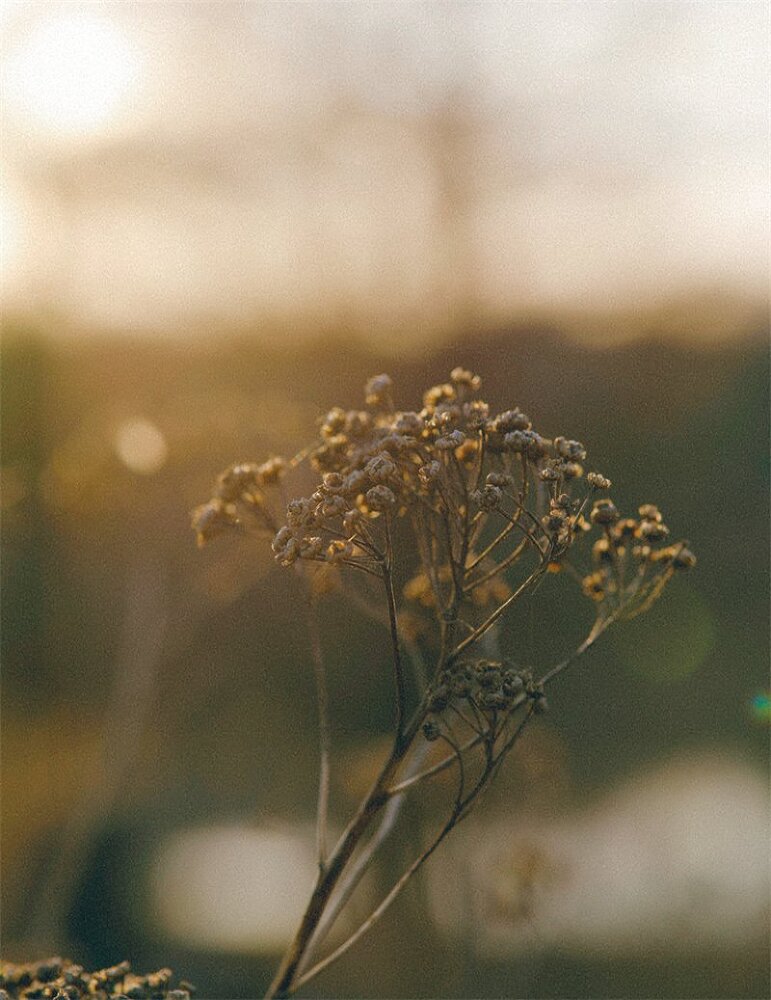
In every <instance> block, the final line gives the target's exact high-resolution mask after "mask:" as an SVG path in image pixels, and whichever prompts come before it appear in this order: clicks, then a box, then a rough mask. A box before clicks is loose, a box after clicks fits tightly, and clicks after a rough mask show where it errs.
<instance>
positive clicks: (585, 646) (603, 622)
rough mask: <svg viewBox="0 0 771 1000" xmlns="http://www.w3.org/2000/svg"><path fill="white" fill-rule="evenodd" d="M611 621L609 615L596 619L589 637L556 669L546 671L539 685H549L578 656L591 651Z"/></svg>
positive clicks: (611, 618)
mask: <svg viewBox="0 0 771 1000" xmlns="http://www.w3.org/2000/svg"><path fill="white" fill-rule="evenodd" d="M612 621H613V615H609V616H608V617H607V618H598V619H597V621H596V622H595V623H594V625H593V626H592V629H591V631H590V632H589V635H587V637H586V638H585V639H584V641H583V642H582V643H581V645H580V646H578V647H577V648H576V649H574V650H573V652H572V653H571V654H570V656H568V657H566V659H564V660H563V661H562V662H561V663H558V664H557V666H556V667H552V669H551V670H549V671H547V673H545V674H544V675H543V677H542V678H541V680H540V682H539V683H540V684H543V685H544V686H545V685H546V684H549V683H550V682H551V681H553V680H554V678H555V677H557V676H559V674H561V673H562V671H563V670H566V669H567V668H568V667H569V666H570V664H571V663H574V662H575V661H576V660H577V659H578V657H579V656H582V655H583V654H584V653H585V652H586V651H587V650H589V649H591V648H592V646H593V645H594V644H595V642H596V641H597V640H598V639H599V637H600V636H601V635H602V633H603V632H604V631H605V629H606V628H607V627H608V626H609V625H610V623H611V622H612Z"/></svg>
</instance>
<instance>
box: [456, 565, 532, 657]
mask: <svg viewBox="0 0 771 1000" xmlns="http://www.w3.org/2000/svg"><path fill="white" fill-rule="evenodd" d="M544 572H545V567H544V566H543V565H541V566H539V567H538V568H537V569H535V570H533V572H532V573H531V574H530V576H529V577H528V578H527V579H526V580H525V581H524V582H523V583H521V584H520V585H519V587H517V589H516V590H515V591H514V593H513V594H512V595H511V596H510V597H507V598H506V600H505V601H504V602H503V604H500V605H499V606H498V607H497V608H496V609H495V611H493V613H492V614H491V615H490V616H489V617H488V618H487V619H486V620H485V621H483V622H482V624H481V625H479V626H478V627H477V628H475V629H474V631H473V632H472V633H471V635H467V636H466V638H465V639H464V640H463V641H462V642H459V643H458V645H457V646H456V647H455V649H454V650H453V651H452V652H451V653H450V655H449V657H448V662H449V663H452V662H453V661H454V660H457V659H458V657H459V656H460V655H461V653H462V652H463V651H464V650H466V649H468V647H469V646H470V645H471V644H472V643H474V642H476V641H477V640H478V639H481V637H482V636H483V635H484V634H485V632H487V631H488V629H490V628H492V627H493V625H494V624H495V623H496V622H497V621H498V619H499V618H500V617H501V615H503V614H504V613H505V612H506V611H507V610H508V608H509V607H510V606H511V605H512V604H513V603H514V601H516V600H517V598H518V597H520V596H521V595H522V594H523V593H524V592H525V590H527V588H528V587H529V586H531V585H532V584H533V583H535V581H536V580H538V579H539V578H540V577H541V576H543V574H544Z"/></svg>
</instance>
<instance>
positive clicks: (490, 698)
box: [193, 368, 695, 996]
mask: <svg viewBox="0 0 771 1000" xmlns="http://www.w3.org/2000/svg"><path fill="white" fill-rule="evenodd" d="M480 385H481V382H480V379H479V377H478V376H477V375H474V374H472V373H471V372H469V371H466V370H465V369H463V368H456V369H455V370H454V371H453V372H451V374H450V379H449V381H448V382H446V383H443V384H441V385H436V386H433V387H431V388H430V389H428V390H427V391H426V392H425V393H424V395H423V399H422V406H421V407H420V408H419V409H414V410H398V409H396V407H395V405H394V400H393V395H392V388H393V387H392V383H391V379H390V378H389V377H388V376H387V375H377V376H375V377H374V378H372V379H370V380H369V382H368V383H367V385H366V387H365V406H364V409H357V410H344V409H341V408H339V407H335V408H333V409H332V410H330V411H329V412H328V413H327V414H326V415H325V416H324V417H323V418H322V419H321V420H320V424H319V435H318V438H317V440H316V442H315V443H314V444H313V445H312V446H311V447H309V448H307V449H305V450H304V451H303V452H301V453H300V454H299V455H298V456H297V457H296V458H294V459H291V460H289V461H284V460H282V459H279V458H271V459H269V460H268V461H267V462H265V463H264V464H262V465H236V466H233V467H232V468H230V469H228V470H227V471H226V472H224V473H223V474H222V475H221V476H220V478H219V480H218V483H217V488H216V493H215V496H214V497H213V498H212V500H210V501H209V502H208V503H207V504H204V505H203V506H202V507H199V508H198V509H197V510H196V511H195V512H194V514H193V526H194V528H195V530H196V533H197V536H198V541H199V544H203V543H204V542H206V541H208V540H209V539H210V538H212V537H214V536H215V535H217V534H219V533H221V532H222V531H225V530H233V529H236V530H245V529H247V528H249V527H250V526H254V527H258V528H262V529H267V530H269V531H270V532H271V533H272V534H273V541H272V548H273V552H274V554H275V558H276V560H277V561H278V562H279V563H280V564H281V565H282V566H295V567H298V568H299V567H302V566H308V567H309V568H310V567H311V564H315V565H316V566H323V567H325V568H326V571H325V572H326V575H327V576H328V574H329V573H330V572H333V571H334V568H337V569H338V570H343V571H345V572H344V573H342V574H341V575H339V576H338V579H339V581H340V586H341V587H342V588H343V589H344V588H345V583H344V578H345V576H346V575H347V571H349V570H350V571H352V572H354V573H359V574H364V575H365V576H368V577H371V578H373V579H374V580H376V581H379V584H378V586H381V585H382V599H383V600H384V602H385V606H386V611H387V615H385V616H382V614H380V615H379V613H378V611H377V610H373V611H372V616H373V618H374V619H376V620H381V621H384V623H385V624H387V625H388V626H389V628H390V635H391V643H392V654H393V672H394V681H395V702H396V711H395V715H396V722H395V735H394V747H393V751H392V753H391V755H390V757H389V759H388V761H387V762H386V763H385V765H384V767H383V770H382V772H381V774H380V777H379V778H378V780H377V782H376V783H375V786H374V788H373V790H372V792H371V793H370V795H369V796H368V798H367V799H366V800H365V801H364V802H363V803H362V806H361V807H360V810H359V812H358V813H357V816H356V817H354V819H353V820H352V823H351V826H349V829H348V831H347V832H346V834H345V835H344V836H343V838H342V839H341V841H340V843H339V844H338V845H337V847H336V848H335V850H334V851H333V852H332V854H331V856H327V855H326V853H325V849H324V846H323V845H324V838H323V836H320V875H319V882H318V884H317V887H316V890H315V891H314V896H313V899H312V900H311V904H310V906H309V910H308V913H307V914H306V918H305V919H304V921H303V924H302V925H301V928H300V930H299V931H298V936H297V939H296V940H295V942H294V944H293V946H292V948H291V949H290V951H289V953H288V954H287V956H286V958H285V961H284V963H283V964H282V967H281V969H280V970H279V973H278V975H277V977H276V980H275V982H274V984H273V987H272V989H271V992H270V994H269V995H271V996H288V995H289V994H290V993H291V992H293V991H294V990H295V989H296V988H297V987H298V986H299V985H301V984H302V983H304V982H306V981H307V980H308V979H309V978H311V977H312V975H315V974H316V973H317V972H319V971H321V969H322V968H324V967H326V966H327V965H328V964H329V963H330V962H331V961H332V960H334V959H335V958H336V957H338V956H339V955H340V954H342V953H343V951H345V950H346V948H347V947H348V946H350V945H351V944H352V943H354V942H355V940H356V939H357V937H358V935H359V933H360V932H361V933H363V931H364V930H365V929H366V928H367V927H368V926H371V923H372V922H374V919H377V917H378V916H379V915H380V912H382V911H381V909H380V908H379V909H378V910H377V911H376V912H375V914H374V915H373V918H371V920H370V921H367V922H365V924H364V925H362V928H360V931H358V932H356V933H355V934H354V935H353V936H352V938H351V939H349V941H348V942H346V943H345V945H344V946H342V947H341V948H338V949H337V950H336V951H334V952H332V953H331V955H329V956H327V958H325V959H323V960H321V961H319V962H317V964H316V965H315V966H313V967H312V968H311V969H310V971H306V972H303V969H304V967H305V965H307V963H308V961H309V956H310V954H311V952H313V951H314V950H316V949H317V948H318V946H319V945H320V943H321V937H323V935H321V934H320V931H319V924H321V925H322V927H323V925H324V921H323V914H324V911H325V909H326V908H327V907H331V909H332V910H333V911H335V905H334V900H335V898H336V894H338V895H339V894H340V891H341V890H340V884H341V880H342V884H344V883H345V878H344V876H345V873H346V870H347V867H346V866H347V865H348V863H349V861H350V858H351V855H352V854H353V852H354V850H355V849H356V848H357V846H358V844H359V841H360V839H361V836H362V834H363V832H364V830H365V829H366V828H367V827H368V826H369V825H370V823H371V821H372V820H373V819H374V817H375V816H377V815H378V814H379V812H380V810H381V809H382V808H383V807H384V805H385V804H386V803H387V802H388V801H389V800H390V799H391V798H393V797H394V796H397V795H399V796H401V795H402V794H403V793H404V792H405V791H406V790H407V789H408V788H411V787H412V786H414V785H416V784H419V783H420V782H422V781H428V780H430V779H431V778H432V777H433V775H434V774H436V773H438V771H440V770H443V769H444V768H447V767H450V766H453V765H454V766H456V768H457V771H458V790H457V793H456V796H455V800H454V802H453V803H452V805H451V808H450V815H449V819H448V824H447V825H446V826H445V828H443V830H442V831H441V832H440V834H439V835H438V837H437V838H436V839H435V841H434V842H433V843H432V844H431V845H430V846H429V848H428V849H427V850H426V851H425V852H424V853H423V855H421V857H420V858H419V859H418V860H417V862H416V863H415V866H414V869H413V867H411V869H409V870H408V873H407V877H409V874H411V873H412V870H417V867H419V865H420V864H422V863H423V861H424V860H425V859H426V858H427V857H428V856H429V855H430V853H431V852H432V851H433V850H434V849H435V847H436V846H437V845H438V843H439V842H440V841H441V840H442V839H443V837H444V836H445V835H446V834H447V832H449V830H450V829H452V827H453V826H455V825H457V823H458V822H460V821H461V820H462V819H463V817H464V816H465V815H467V813H468V811H469V810H470V809H471V807H472V806H473V805H474V803H475V802H476V800H477V798H478V797H479V794H480V792H481V791H482V789H483V788H484V787H485V786H486V785H487V784H488V783H489V781H490V780H491V779H492V777H493V776H494V774H495V772H496V770H497V768H498V766H499V765H500V762H501V761H502V759H503V757H504V756H505V754H506V753H508V751H509V750H510V749H511V747H512V745H513V744H514V742H515V740H516V739H517V738H518V736H519V735H520V733H521V732H522V730H523V728H524V726H525V724H526V723H527V722H528V720H529V719H530V718H531V716H532V715H534V714H538V713H541V712H543V711H544V710H545V708H546V697H545V687H546V685H548V684H549V683H550V682H551V681H552V680H553V679H554V678H555V677H556V676H557V675H558V674H559V673H561V672H562V670H564V669H565V668H566V667H568V666H569V665H570V664H571V663H572V662H573V661H574V660H575V659H576V658H577V657H579V656H580V655H582V654H583V653H584V652H586V651H587V650H588V649H590V648H591V646H592V645H593V644H594V642H595V641H596V640H597V638H599V636H600V635H601V634H602V633H603V632H604V631H605V630H606V629H607V628H608V627H609V626H610V625H611V624H613V623H615V622H618V621H621V620H623V619H628V618H631V617H633V616H634V615H637V614H640V613H641V612H643V611H645V610H647V608H649V607H650V606H651V604H652V603H653V601H655V600H656V599H657V598H658V597H659V596H660V595H661V593H662V591H663V590H664V588H665V586H666V584H667V583H668V581H669V580H670V579H671V578H672V576H673V575H674V573H675V572H677V571H678V570H684V569H688V568H690V567H691V566H693V565H694V564H695V557H694V555H693V553H692V552H691V551H690V550H689V549H688V547H687V544H686V543H685V542H682V541H681V542H676V543H672V542H671V541H670V536H669V530H668V528H667V527H666V526H665V524H664V522H663V517H662V515H661V513H660V512H659V510H658V508H657V507H655V506H653V505H652V504H645V505H643V506H641V507H640V508H639V510H638V515H637V517H635V518H630V517H622V515H621V513H620V512H619V511H618V509H617V508H616V506H615V504H614V503H613V501H612V500H611V499H609V497H608V496H607V495H606V494H607V493H608V491H609V489H610V487H611V482H610V480H609V479H608V478H607V477H606V476H605V475H604V474H603V473H601V472H598V471H596V470H592V471H588V472H587V471H586V468H585V466H586V461H587V450H586V448H585V446H584V445H583V444H582V443H581V442H580V441H578V440H574V439H572V438H568V437H563V436H556V437H549V436H547V435H544V434H541V433H539V432H538V431H537V430H535V429H534V428H533V425H532V422H531V420H530V418H529V417H528V416H527V415H526V414H524V413H523V412H522V411H521V410H520V409H519V408H518V407H514V408H512V409H506V410H503V411H501V412H494V411H492V410H491V409H490V407H489V406H488V404H487V403H486V402H484V401H483V400H482V399H481V398H480V395H479V390H480ZM306 460H307V461H308V462H309V463H310V465H311V467H312V468H313V470H315V472H316V475H317V481H316V486H315V488H314V489H313V490H312V492H311V493H310V494H309V495H308V496H303V497H299V498H296V499H292V500H290V501H289V503H288V505H287V506H286V512H285V515H284V516H283V518H281V517H279V515H278V513H277V511H276V501H277V500H278V499H280V497H281V496H282V494H283V489H284V485H283V484H282V480H283V479H284V476H285V475H286V474H287V473H288V472H289V471H290V470H292V469H293V468H294V467H295V466H297V465H298V464H300V462H302V461H306ZM282 522H283V523H282ZM554 575H560V579H565V580H566V581H568V584H569V585H571V584H574V585H577V587H578V589H579V592H580V593H583V594H584V595H585V596H586V597H587V598H588V603H589V606H590V608H591V609H592V612H593V624H592V626H591V628H590V630H589V632H588V634H587V636H586V638H585V639H584V641H583V642H582V643H581V644H580V645H579V646H578V647H577V648H576V649H575V650H573V651H572V652H571V653H570V654H569V655H568V656H567V658H566V659H564V660H562V661H561V662H560V663H557V664H556V665H553V666H551V667H548V666H547V668H546V669H545V670H543V671H542V672H541V675H540V677H539V678H538V679H537V680H535V679H534V677H533V673H532V670H531V669H528V668H525V667H523V666H522V665H519V664H515V663H509V662H500V661H498V660H491V659H489V658H488V655H489V650H487V649H485V648H484V645H485V641H486V637H487V639H489V638H490V637H491V635H492V630H494V628H495V626H496V625H497V624H498V622H499V621H500V620H501V618H502V617H503V616H504V615H505V614H506V612H507V611H508V610H509V609H510V608H511V607H512V606H513V605H514V604H515V602H517V601H518V600H520V599H522V598H523V597H525V596H529V595H533V594H534V593H535V592H536V589H537V587H538V586H539V585H540V584H541V583H542V582H543V580H544V579H546V578H547V577H548V576H554ZM364 590H365V591H366V588H364ZM397 591H398V593H399V597H400V599H397ZM348 596H349V597H350V598H351V599H352V600H353V599H354V597H355V598H356V603H357V604H358V606H359V607H364V608H365V609H366V608H367V600H366V599H363V597H362V593H361V592H359V593H357V594H356V595H353V594H351V593H349V594H348ZM405 653H406V654H408V657H409V659H410V660H412V661H413V662H417V663H418V667H416V670H415V677H414V678H413V679H412V681H411V682H410V681H409V680H408V677H407V674H406V671H405V666H404V654H405ZM317 682H318V683H319V684H320V688H319V691H320V700H321V702H322V707H323V703H324V702H325V693H324V689H323V675H322V672H321V668H320V666H319V665H318V664H317ZM321 730H322V734H323V733H324V732H325V731H326V727H325V723H324V719H323V718H322V720H321ZM421 733H422V735H423V736H424V737H425V738H426V739H427V740H428V741H429V742H432V743H433V742H437V741H442V743H443V744H444V745H445V746H446V748H447V754H446V757H444V758H443V760H442V761H440V762H439V763H438V764H436V765H434V766H432V767H431V768H428V769H425V770H423V771H422V772H421V771H420V770H419V768H417V771H418V773H415V770H416V765H415V761H416V759H417V757H416V753H417V751H416V747H418V746H419V743H420V739H419V737H420V735H421ZM322 743H323V741H322ZM424 745H425V744H424ZM324 754H325V748H324V746H323V745H322V764H324ZM327 763H328V762H327ZM325 771H328V768H326V767H324V766H322V775H323V774H324V773H325ZM322 784H323V782H322ZM319 815H320V825H322V826H323V824H324V822H325V820H326V792H325V789H324V788H322V790H321V793H320V813H319ZM401 884H402V883H401V882H400V883H398V884H397V886H396V887H395V891H398V889H399V888H400V887H401ZM391 898H392V897H391V896H390V895H389V896H388V897H387V898H386V901H384V902H385V905H387V903H388V902H390V899H391ZM335 912H336V911H335Z"/></svg>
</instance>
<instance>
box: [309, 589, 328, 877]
mask: <svg viewBox="0 0 771 1000" xmlns="http://www.w3.org/2000/svg"><path fill="white" fill-rule="evenodd" d="M307 617H308V635H309V637H310V642H311V658H312V660H313V676H314V678H315V681H316V704H317V707H318V718H319V796H318V806H317V810H316V847H317V852H318V863H319V868H320V869H321V870H322V871H323V869H324V867H325V866H326V863H327V828H328V816H329V778H330V750H331V743H332V740H331V732H330V724H329V693H328V689H327V676H326V670H325V669H324V652H323V648H322V645H321V632H320V629H319V616H318V605H317V601H316V597H315V595H314V594H313V593H312V592H309V594H308V616H307Z"/></svg>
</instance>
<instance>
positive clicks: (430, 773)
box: [388, 736, 482, 795]
mask: <svg viewBox="0 0 771 1000" xmlns="http://www.w3.org/2000/svg"><path fill="white" fill-rule="evenodd" d="M481 741H482V737H481V736H474V737H472V739H470V740H469V741H468V743H465V744H464V745H463V746H462V747H461V748H460V752H461V753H465V752H466V751H467V750H471V749H472V748H473V747H475V746H477V745H478V744H479V743H481ZM454 760H455V757H454V756H453V757H445V758H444V759H443V760H440V761H439V763H438V764H434V765H433V766H432V767H428V768H426V770H425V771H421V772H420V774H416V775H414V776H413V777H411V778H405V779H404V781H400V782H399V784H398V785H392V786H391V788H389V789H388V794H389V795H399V794H400V793H401V792H406V791H407V789H408V788H412V786H413V785H418V784H420V782H422V781H427V780H428V779H429V778H433V777H434V775H436V774H440V773H441V772H442V771H445V770H447V768H448V767H450V766H451V765H452V763H453V762H454Z"/></svg>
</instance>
